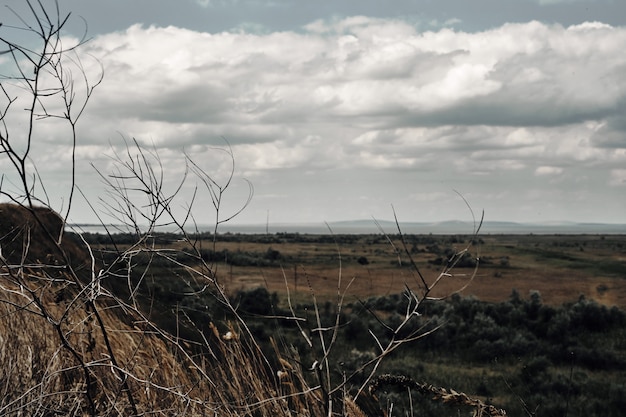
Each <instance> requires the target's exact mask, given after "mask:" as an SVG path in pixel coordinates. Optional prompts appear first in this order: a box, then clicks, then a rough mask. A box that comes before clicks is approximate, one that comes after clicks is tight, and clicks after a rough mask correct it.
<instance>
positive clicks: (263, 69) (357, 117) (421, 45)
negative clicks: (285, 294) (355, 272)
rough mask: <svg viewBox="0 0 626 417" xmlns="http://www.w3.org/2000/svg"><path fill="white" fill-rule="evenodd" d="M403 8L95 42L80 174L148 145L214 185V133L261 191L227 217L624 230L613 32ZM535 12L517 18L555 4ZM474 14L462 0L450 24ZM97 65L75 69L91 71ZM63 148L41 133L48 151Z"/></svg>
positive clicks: (322, 12)
mask: <svg viewBox="0 0 626 417" xmlns="http://www.w3.org/2000/svg"><path fill="white" fill-rule="evenodd" d="M227 3H228V2H222V3H220V4H209V3H206V6H207V7H206V9H207V10H208V9H212V10H214V11H215V10H222V11H224V10H227V9H229V8H230V7H231V6H230V5H229V4H227ZM252 3H254V2H240V3H239V6H241V7H242V8H243V9H244V12H242V14H241V15H240V16H239V17H240V19H244V20H246V19H247V18H248V16H247V15H246V13H247V12H246V10H248V11H249V10H252V9H253V8H254V9H255V10H260V9H269V8H270V7H269V6H268V5H267V4H265V3H264V2H256V3H254V4H252ZM409 3H411V2H398V4H399V6H398V8H397V10H396V11H395V12H394V13H393V14H394V15H393V16H389V14H392V13H391V12H390V13H387V15H385V14H384V13H380V12H375V11H374V10H378V7H379V6H377V4H378V3H376V2H362V3H361V4H362V10H363V13H354V14H353V15H349V17H347V18H343V17H342V16H344V12H345V13H347V11H348V10H356V6H355V3H353V2H345V4H344V3H342V4H344V5H343V6H338V7H339V8H338V9H334V10H335V12H334V13H333V15H334V16H335V17H329V13H328V10H326V9H325V8H326V6H328V8H330V6H329V5H326V3H325V2H322V3H320V5H319V7H317V8H316V9H315V10H312V11H310V13H304V12H302V13H303V14H302V16H300V15H298V16H300V17H301V21H302V24H301V25H300V26H298V27H289V30H283V31H279V30H276V27H287V26H285V25H284V26H280V25H278V26H277V24H276V22H274V21H272V22H273V23H271V24H270V23H268V22H269V21H263V19H261V17H263V15H262V14H261V15H260V18H259V19H257V20H256V22H260V23H261V24H263V25H265V26H264V27H266V28H270V27H271V28H273V29H272V30H268V31H265V32H264V31H256V30H255V31H245V30H237V31H221V30H212V31H208V30H207V29H198V27H199V26H198V25H197V23H188V24H187V27H182V26H177V25H175V24H172V25H165V24H164V25H162V26H158V25H157V26H149V25H132V26H129V27H123V28H120V30H118V31H115V32H108V33H104V32H103V33H102V34H101V35H99V36H96V37H95V38H94V39H93V40H92V41H91V42H90V43H89V44H87V46H86V49H85V50H84V52H85V53H86V54H88V55H91V56H93V57H95V58H96V59H97V60H99V63H100V64H101V65H102V67H103V68H104V71H105V80H104V82H103V84H102V85H101V86H100V87H99V88H98V89H97V90H96V94H95V95H94V96H93V99H92V101H91V103H90V106H89V107H88V112H87V113H86V114H85V118H84V120H82V121H81V123H80V125H79V128H80V133H81V140H82V142H81V143H82V145H81V146H80V147H79V149H78V154H79V156H80V160H81V164H82V165H81V167H83V166H84V168H81V169H82V170H83V171H81V172H84V173H85V174H84V175H82V176H81V177H82V178H84V180H85V181H90V184H92V183H93V182H91V181H92V180H90V179H88V178H90V177H89V176H88V175H87V174H86V172H87V171H88V166H87V165H89V162H90V161H93V162H94V164H95V165H97V166H98V167H99V168H100V169H102V170H103V171H106V170H108V169H111V164H110V160H108V159H107V158H105V157H104V156H103V155H105V154H106V153H107V152H109V153H110V150H107V149H108V147H109V142H111V143H112V144H113V147H114V148H117V149H119V148H120V146H123V145H122V143H121V142H122V141H121V140H120V138H121V137H122V136H123V137H126V138H131V137H135V138H136V139H137V140H138V141H140V142H141V143H142V144H144V145H149V146H154V147H155V148H156V149H157V150H158V151H159V153H160V154H161V155H162V163H163V166H164V168H166V169H167V170H171V172H173V174H172V178H175V177H177V176H179V175H182V169H183V167H184V155H183V149H184V150H186V151H187V152H188V153H189V154H191V155H192V156H193V157H194V158H196V159H197V160H199V161H201V162H202V164H203V166H205V167H207V168H206V169H207V170H209V171H211V172H213V173H216V175H219V174H220V173H223V172H225V171H227V170H228V166H229V165H228V161H224V160H221V159H219V158H218V160H216V159H215V158H216V155H215V151H214V146H215V145H223V142H222V139H220V138H221V137H224V138H226V139H227V140H228V143H229V144H230V145H231V146H232V147H233V151H234V152H235V155H236V161H237V166H238V167H241V173H242V174H243V175H245V176H246V177H248V178H249V179H251V180H252V181H253V183H254V184H255V188H256V190H257V199H256V200H255V201H254V202H253V204H252V206H251V207H250V210H249V211H247V212H245V213H244V217H242V220H241V221H250V222H263V221H264V219H265V216H266V213H267V210H268V209H270V210H271V211H272V213H273V216H275V219H280V220H282V221H305V220H320V221H322V220H338V219H345V218H354V217H369V216H370V215H376V216H378V217H388V215H389V205H390V204H391V203H394V205H395V206H396V207H397V208H398V209H399V211H403V212H405V213H412V214H410V215H408V216H411V217H409V218H407V220H423V219H424V218H422V217H421V216H430V217H429V218H432V219H438V220H443V219H446V218H459V217H462V216H464V215H466V214H467V213H465V207H464V204H462V202H459V201H458V197H457V196H456V194H455V193H454V192H452V189H459V191H461V192H463V193H464V195H465V196H467V197H468V199H470V200H471V202H472V203H474V204H476V205H477V206H478V207H481V206H483V207H485V208H486V209H487V211H488V216H490V217H489V218H490V219H501V220H506V219H509V220H510V219H513V220H542V219H543V220H546V219H549V220H554V219H564V220H565V219H567V220H572V219H584V220H587V221H601V220H605V221H623V220H620V219H621V216H622V215H623V206H624V204H626V197H621V194H619V193H615V189H616V187H617V188H618V189H619V187H623V186H625V185H626V182H624V178H626V174H624V168H623V167H624V166H626V151H625V149H626V144H625V139H624V138H625V137H626V135H625V130H626V129H625V125H624V123H623V121H622V119H623V117H621V116H622V115H623V114H624V102H625V98H626V82H625V81H624V80H626V77H625V75H626V58H625V57H624V55H623V53H622V51H623V50H624V47H625V46H626V28H625V27H624V26H610V25H608V24H600V23H584V24H580V23H581V19H582V16H583V14H580V13H578V12H576V13H578V14H576V13H574V12H572V13H574V14H575V16H574V15H572V16H571V19H565V21H567V20H573V21H575V22H574V23H576V25H574V26H571V25H568V24H552V23H542V22H541V21H528V22H525V23H506V24H498V25H493V26H488V27H485V28H483V29H481V30H466V31H463V30H459V29H458V27H462V26H463V25H466V26H467V24H466V23H460V22H456V21H455V22H456V23H454V25H455V27H457V29H456V30H452V29H447V28H443V29H442V28H439V27H431V26H429V24H428V23H427V20H425V19H422V18H417V17H416V16H415V12H413V14H411V13H410V12H409ZM448 3H452V2H448ZM531 3H532V2H515V4H516V5H517V6H515V7H521V6H519V4H524V7H526V8H527V9H526V10H531V9H532V7H537V8H540V7H541V8H545V9H551V8H556V7H558V5H556V4H552V5H548V4H544V5H539V4H537V3H532V4H533V5H534V6H532V7H531V6H529V4H531ZM348 4H350V5H351V8H348ZM580 4H581V3H572V4H570V5H569V6H571V7H574V6H575V5H578V6H579V5H580ZM587 5H588V4H587ZM344 6H345V8H343V7H344ZM180 7H181V9H182V10H183V12H184V11H185V10H187V8H189V7H193V8H195V10H196V13H201V12H198V11H197V10H205V9H204V8H201V7H200V6H198V4H196V3H194V2H193V1H191V0H189V1H188V2H187V3H185V5H181V6H180ZM272 7H273V8H275V9H280V10H282V12H281V13H285V14H284V15H281V16H278V17H276V19H278V20H281V19H282V20H281V21H286V17H287V16H290V13H291V14H293V13H296V11H295V9H294V7H293V3H292V2H290V1H284V2H280V3H276V4H273V5H272ZM428 7H431V6H428ZM428 7H427V8H428ZM611 7H617V6H611ZM304 9H306V7H305V8H304ZM608 9H611V8H610V7H608V6H607V8H605V9H603V10H608ZM163 10H167V8H164V9H162V10H161V12H163ZM532 10H534V9H532ZM576 10H578V9H576ZM136 12H137V11H136V10H135V9H134V6H133V7H131V8H130V10H129V13H130V14H131V15H132V14H133V13H136ZM366 12H367V13H366ZM220 13H221V12H220ZM218 14H219V13H218ZM470 15H471V12H470V11H469V6H467V3H466V2H465V3H463V4H462V5H461V4H460V3H459V9H458V15H457V16H460V18H459V19H460V20H461V21H462V22H465V21H466V19H467V16H470ZM521 15H523V16H525V15H526V14H524V13H522V14H521ZM146 16H147V17H146V20H144V21H145V22H146V23H152V22H150V20H151V18H150V16H151V14H150V13H147V14H146ZM155 16H156V15H155ZM304 16H306V17H308V18H309V19H308V20H304ZM374 16H375V17H374ZM430 17H436V18H437V19H439V21H443V20H444V19H443V18H442V17H445V18H446V19H453V18H455V16H449V15H447V16H443V15H442V12H441V10H440V12H439V15H437V16H434V15H433V16H430ZM161 18H162V19H164V18H163V17H162V16H161ZM129 19H130V18H129ZM543 20H544V21H546V20H548V21H549V20H550V19H543ZM122 21H124V19H122V20H120V21H119V22H122ZM162 21H166V20H162ZM246 21H247V20H246ZM249 21H250V22H255V21H254V20H249ZM296 21H297V19H296ZM605 21H608V20H605ZM155 22H156V23H158V22H159V21H158V19H157V20H155ZM167 22H169V23H172V20H167ZM189 22H193V19H191V20H190V21H189ZM239 23H241V21H240V22H239ZM119 24H121V23H119ZM233 27H234V26H233ZM239 27H240V28H241V27H242V26H239ZM100 64H98V63H96V62H92V61H88V62H86V69H87V72H88V73H89V74H92V75H93V74H97V73H98V71H99V70H100ZM62 137H63V132H61V131H56V130H55V129H54V128H51V129H50V130H49V138H50V141H49V143H56V142H57V141H59V140H60V138H62ZM58 143H59V145H58V146H56V145H54V146H52V148H49V149H48V152H47V155H46V157H47V158H49V162H50V166H53V167H56V168H55V169H57V168H58V169H61V168H62V166H63V164H67V163H68V156H67V153H66V152H65V153H63V149H66V148H64V147H63V146H64V145H62V142H58ZM190 187H191V185H190ZM92 188H93V189H96V187H95V186H94V187H92ZM623 194H626V193H623ZM607 195H610V196H611V198H612V200H611V201H609V202H607V204H606V205H605V206H606V208H607V210H608V211H607V212H606V213H597V212H596V213H594V212H593V207H592V203H591V202H593V201H594V200H595V201H597V200H598V199H599V198H602V196H607ZM205 203H206V204H208V202H206V201H205ZM457 203H459V204H457ZM429 204H435V207H434V208H433V207H432V205H431V206H428V207H426V205H429ZM437 205H439V206H437ZM413 213H414V214H413ZM607 213H608V214H607ZM277 221H278V220H277Z"/></svg>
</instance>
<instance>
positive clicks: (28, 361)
mask: <svg viewBox="0 0 626 417" xmlns="http://www.w3.org/2000/svg"><path fill="white" fill-rule="evenodd" d="M0 210H1V216H0V237H1V238H0V245H1V247H2V254H3V259H2V266H1V269H0V272H1V273H0V314H1V316H2V320H0V386H1V387H3V388H2V393H1V395H0V398H1V399H0V415H3V416H4V415H29V416H44V415H45V416H48V415H116V416H117V415H119V416H128V415H134V414H142V415H143V414H144V413H149V414H150V415H206V413H207V412H209V411H210V410H213V411H210V414H213V412H215V410H221V411H220V414H221V415H250V414H251V413H252V410H256V411H255V412H257V413H258V412H260V413H262V414H263V415H280V414H282V413H283V411H286V410H285V409H284V404H283V403H282V402H281V401H280V400H278V399H276V400H274V399H273V398H274V397H276V396H277V394H278V388H279V386H278V382H277V381H276V380H275V378H273V377H270V376H268V374H267V373H266V372H265V371H266V368H265V367H264V365H263V363H262V362H261V358H260V357H259V356H257V355H254V354H252V353H251V352H253V350H252V349H249V347H247V345H246V342H245V341H244V340H238V339H233V340H224V339H223V338H222V337H221V335H220V333H219V331H218V330H217V328H216V327H215V326H213V325H212V324H210V323H207V328H206V331H205V332H204V333H205V336H206V340H207V343H209V342H210V343H211V349H212V351H211V354H206V352H204V353H203V349H202V348H201V347H198V346H196V347H195V348H193V346H190V345H189V344H188V343H186V342H184V341H182V340H180V339H177V338H176V337H175V336H172V335H169V334H168V333H166V332H163V331H161V330H160V329H159V328H158V327H156V326H155V325H153V324H152V323H151V322H150V320H149V319H148V318H147V317H146V316H143V314H142V312H141V311H139V310H138V309H135V308H134V307H133V306H132V305H128V304H124V303H122V302H121V301H120V300H119V299H118V298H116V297H115V296H114V295H112V294H109V293H107V292H106V291H105V290H104V289H102V288H98V290H99V293H94V290H95V289H94V288H93V287H89V286H88V285H87V282H85V281H84V280H83V279H82V278H81V277H79V276H78V275H76V274H73V273H72V269H71V268H69V267H68V265H67V264H66V263H65V260H68V261H71V263H74V264H76V265H82V266H83V267H84V270H85V271H88V270H89V268H87V267H88V266H89V267H90V260H89V259H90V257H89V254H88V252H86V251H85V250H84V249H82V248H80V246H79V245H78V243H77V242H76V241H71V240H69V239H67V238H65V239H64V240H63V242H62V244H61V245H59V246H57V245H55V244H54V238H56V237H58V232H59V231H60V227H61V224H62V222H61V220H60V218H59V216H58V215H56V214H55V213H53V212H51V211H50V210H46V209H35V210H33V211H32V212H31V211H29V210H26V209H25V208H21V207H17V206H12V205H7V204H3V205H1V206H0ZM44 260H45V261H44ZM233 331H235V329H234V328H233ZM238 366H242V367H243V368H238ZM243 393H245V395H246V397H245V398H243ZM309 396H310V395H309ZM302 397H303V399H302V401H303V402H306V401H307V400H306V397H307V395H302ZM252 404H253V405H252ZM312 408H315V407H314V405H313V406H312Z"/></svg>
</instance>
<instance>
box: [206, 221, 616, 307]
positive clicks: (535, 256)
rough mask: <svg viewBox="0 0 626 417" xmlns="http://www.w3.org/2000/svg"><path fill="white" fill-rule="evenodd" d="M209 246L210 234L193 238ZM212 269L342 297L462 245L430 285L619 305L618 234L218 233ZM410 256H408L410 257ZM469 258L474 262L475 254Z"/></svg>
mask: <svg viewBox="0 0 626 417" xmlns="http://www.w3.org/2000/svg"><path fill="white" fill-rule="evenodd" d="M202 244H203V247H204V248H211V250H213V246H212V245H213V242H211V241H210V240H206V241H203V242H202ZM214 250H215V252H216V253H218V255H219V256H222V258H221V259H220V258H219V256H218V258H216V259H217V260H218V261H217V263H216V264H215V265H216V267H217V273H218V279H219V280H220V282H221V283H222V284H223V285H225V286H226V287H227V288H228V290H229V291H233V292H234V291H237V290H242V289H250V288H254V287H257V286H264V287H266V288H267V289H268V290H269V291H271V292H277V293H278V294H279V295H281V299H282V298H283V297H282V296H283V295H285V294H286V293H287V291H289V294H290V296H291V297H295V298H296V299H297V298H299V297H304V298H309V297H310V295H311V293H313V294H315V296H316V297H319V298H321V299H332V298H335V297H336V294H337V293H338V292H339V293H341V294H345V295H346V298H347V300H348V301H353V300H354V299H364V298H367V297H370V296H379V295H386V294H392V293H398V292H402V291H403V290H404V289H405V288H406V286H408V287H409V288H411V289H412V290H415V291H419V290H420V288H423V286H422V285H420V284H421V278H420V276H419V275H418V273H417V272H416V269H415V267H414V266H412V264H413V265H415V266H417V268H418V269H419V271H420V273H421V275H422V276H423V277H424V280H425V281H426V282H427V283H429V284H430V283H433V282H434V281H435V280H436V279H437V278H438V277H439V275H440V274H441V272H442V271H443V270H444V268H445V267H446V265H447V261H448V259H449V258H450V257H451V256H452V254H454V253H460V252H463V251H467V254H466V255H465V257H464V258H463V261H462V262H460V263H459V264H458V265H457V266H456V267H455V268H454V269H453V270H452V274H451V275H450V276H445V277H443V279H441V280H440V282H439V283H438V284H437V286H436V288H435V290H434V291H433V292H432V294H431V295H433V296H446V295H450V294H452V293H454V292H460V294H462V295H464V296H470V295H471V296H475V297H477V298H478V299H480V300H483V301H492V302H498V301H504V300H506V299H508V298H509V297H510V295H511V293H512V291H513V290H516V291H517V292H518V293H519V294H520V295H521V296H522V297H524V298H525V297H527V296H528V294H529V293H530V292H532V291H538V292H539V293H540V294H541V298H542V300H543V302H544V303H546V304H552V305H559V304H562V303H565V302H570V301H575V300H577V299H578V298H579V297H580V296H581V295H583V296H585V297H587V298H589V299H593V300H596V301H598V302H599V303H602V304H604V305H607V306H617V307H619V308H622V309H624V308H626V236H624V235H480V236H476V237H471V236H462V235H405V236H404V243H402V240H401V239H400V237H399V236H398V235H394V236H389V237H387V236H383V235H301V234H287V233H285V234H274V235H245V234H227V235H218V239H217V242H216V243H215V247H214ZM411 260H412V261H411ZM475 260H478V264H477V265H476V266H474V261H475Z"/></svg>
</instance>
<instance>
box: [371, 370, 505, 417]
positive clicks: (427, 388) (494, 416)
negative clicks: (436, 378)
mask: <svg viewBox="0 0 626 417" xmlns="http://www.w3.org/2000/svg"><path fill="white" fill-rule="evenodd" d="M383 386H395V387H399V388H404V389H409V390H413V391H415V392H418V393H420V394H422V395H425V396H429V397H430V398H431V400H432V401H436V402H441V403H444V404H455V405H462V406H468V407H471V408H473V409H474V411H473V413H472V415H473V417H506V415H507V414H506V411H504V410H502V409H498V408H496V407H494V406H493V405H490V404H485V403H484V402H483V401H481V400H480V399H477V398H472V397H470V396H469V395H467V394H465V393H463V392H457V391H455V390H453V389H451V388H450V389H446V388H441V387H435V386H433V385H431V384H427V383H423V382H422V383H420V382H416V381H415V380H413V379H411V378H408V377H406V376H401V375H388V374H385V375H380V376H377V377H376V378H374V379H373V380H372V382H371V384H370V386H369V393H370V394H371V395H373V396H375V395H376V393H377V392H378V391H379V390H380V389H381V388H382V387H383Z"/></svg>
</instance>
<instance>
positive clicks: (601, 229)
mask: <svg viewBox="0 0 626 417" xmlns="http://www.w3.org/2000/svg"><path fill="white" fill-rule="evenodd" d="M377 223H378V225H380V227H381V228H382V230H383V231H384V232H385V233H389V234H393V233H397V231H398V228H397V225H396V223H395V222H393V221H391V220H377V221H374V220H372V219H362V220H347V221H338V222H329V223H324V222H319V223H270V224H269V225H265V224H237V223H224V224H222V225H220V227H219V233H242V234H264V233H266V232H269V233H304V234H306V233H309V234H328V233H331V232H332V233H335V234H377V233H381V230H380V228H379V227H378V225H377ZM75 226H76V227H77V229H79V230H83V231H85V232H91V233H104V227H103V226H101V225H97V224H81V225H75ZM477 226H478V225H477V224H476V225H474V224H473V223H472V222H468V221H459V220H449V221H443V222H400V229H401V230H402V232H403V233H410V234H431V233H432V234H442V235H444V234H464V235H467V234H472V233H473V232H474V228H475V227H477ZM198 229H199V230H200V232H207V231H213V226H212V225H200V226H199V227H198ZM125 230H126V228H125V227H124V226H120V225H117V226H112V227H111V228H110V231H111V232H112V233H120V232H123V231H125ZM162 231H172V230H168V229H166V228H164V229H162ZM190 231H191V230H190ZM480 233H481V234H531V233H532V234H544V235H546V234H626V224H610V223H573V222H543V223H516V222H504V221H485V222H484V223H483V224H482V226H481V228H480Z"/></svg>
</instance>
